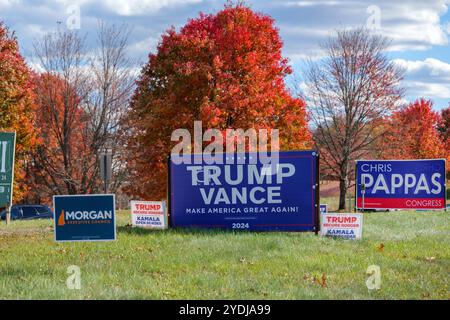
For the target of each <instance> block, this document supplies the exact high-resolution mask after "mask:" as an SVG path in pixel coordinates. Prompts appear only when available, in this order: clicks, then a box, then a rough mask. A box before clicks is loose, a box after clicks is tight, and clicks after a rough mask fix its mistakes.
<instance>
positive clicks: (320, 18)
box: [258, 0, 450, 56]
mask: <svg viewBox="0 0 450 320" xmlns="http://www.w3.org/2000/svg"><path fill="white" fill-rule="evenodd" d="M449 4H450V2H449V1H448V0H427V1H417V0H402V1H392V0H379V1H373V0H347V1H331V0H330V1H326V0H323V1H321V0H319V1H311V0H304V1H300V0H299V1H275V0H274V1H272V2H271V4H270V5H269V6H266V7H264V6H263V5H261V11H263V12H265V11H267V12H268V13H269V14H271V10H273V11H272V12H275V14H274V17H275V18H276V19H277V20H278V21H282V24H280V32H281V34H282V36H283V39H284V40H285V43H286V50H285V52H286V53H287V54H288V55H289V56H291V55H298V54H299V53H300V52H301V54H306V55H307V54H308V53H309V50H310V49H311V48H312V47H313V45H314V46H317V44H319V43H320V42H322V41H323V40H325V38H327V35H329V34H330V33H333V31H335V30H336V29H342V28H354V27H357V26H366V25H368V24H369V25H373V21H378V22H379V29H377V30H376V32H377V33H381V34H382V35H385V36H387V37H388V38H390V39H391V40H392V46H391V47H390V50H392V51H406V50H427V49H429V48H431V47H432V46H446V45H448V43H449V40H448V34H450V33H448V32H449V29H450V26H449V25H448V24H447V25H444V22H443V21H442V16H443V15H444V14H445V13H446V12H447V10H448V6H449ZM369 8H370V10H368V9H369ZM373 8H376V9H379V10H372V9H373ZM258 9H259V8H258ZM265 9H267V10H265Z"/></svg>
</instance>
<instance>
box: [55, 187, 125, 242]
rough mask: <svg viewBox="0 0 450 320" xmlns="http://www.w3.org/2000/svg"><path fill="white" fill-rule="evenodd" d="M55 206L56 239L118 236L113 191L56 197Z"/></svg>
mask: <svg viewBox="0 0 450 320" xmlns="http://www.w3.org/2000/svg"><path fill="white" fill-rule="evenodd" d="M53 208H54V212H55V219H54V223H55V241H110V240H115V239H116V218H115V196H114V195H113V194H98V195H97V194H96V195H60V196H54V197H53Z"/></svg>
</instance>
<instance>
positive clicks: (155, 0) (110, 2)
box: [103, 0, 203, 16]
mask: <svg viewBox="0 0 450 320" xmlns="http://www.w3.org/2000/svg"><path fill="white" fill-rule="evenodd" d="M202 1H203V0H126V1H121V0H104V1H103V4H104V6H105V7H107V8H108V9H109V10H111V11H112V12H114V13H116V14H118V15H121V16H134V15H145V14H149V13H155V12H157V11H159V10H161V9H162V8H165V7H173V6H179V5H189V4H193V3H199V2H202Z"/></svg>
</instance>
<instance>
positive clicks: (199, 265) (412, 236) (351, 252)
mask: <svg viewBox="0 0 450 320" xmlns="http://www.w3.org/2000/svg"><path fill="white" fill-rule="evenodd" d="M128 223H129V215H128V213H127V212H121V213H119V215H118V240H117V241H115V242H103V243H61V244H57V243H55V242H54V241H53V229H52V228H53V227H52V221H28V222H27V221H18V222H13V223H12V224H11V225H10V226H9V227H6V226H5V225H4V224H2V225H1V226H0V298H1V299H46V298H50V299H216V298H225V299H334V298H338V299H449V298H450V294H449V274H450V215H449V213H448V212H447V213H445V212H432V213H431V212H408V213H406V212H390V213H366V214H365V217H364V223H365V224H364V231H363V240H361V241H344V240H334V239H325V238H321V237H318V236H315V235H314V234H312V233H249V232H226V231H198V230H166V231H149V230H143V229H135V228H131V227H129V226H127V224H128ZM69 265H77V266H79V267H80V268H81V289H80V290H70V289H68V288H67V286H66V279H67V277H68V274H67V267H68V266H69ZM369 265H378V266H380V268H381V281H382V284H381V289H380V290H374V291H369V290H368V289H367V287H366V284H365V283H366V279H367V278H368V275H367V274H366V270H367V267H368V266H369Z"/></svg>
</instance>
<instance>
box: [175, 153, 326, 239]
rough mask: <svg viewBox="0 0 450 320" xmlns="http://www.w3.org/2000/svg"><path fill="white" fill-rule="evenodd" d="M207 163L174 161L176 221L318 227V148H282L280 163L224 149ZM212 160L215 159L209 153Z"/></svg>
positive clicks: (233, 226) (239, 226)
mask: <svg viewBox="0 0 450 320" xmlns="http://www.w3.org/2000/svg"><path fill="white" fill-rule="evenodd" d="M225 156H226V157H227V159H229V158H232V159H241V160H240V163H239V162H238V161H234V163H231V164H230V163H229V162H228V160H227V161H223V162H224V163H221V164H216V163H214V164H207V163H210V162H211V161H208V159H207V158H205V156H204V155H201V154H195V155H191V160H192V161H190V164H186V163H176V162H174V156H171V158H170V161H169V213H170V221H171V226H173V227H199V228H225V229H245V230H258V231H276V230H278V231H316V232H318V230H319V228H320V223H319V218H318V216H319V203H318V199H319V197H318V194H317V191H318V154H317V153H316V152H315V151H292V152H280V153H279V159H278V163H277V164H269V165H267V164H264V163H263V162H262V161H259V160H258V161H257V162H256V163H255V161H252V160H253V159H254V158H253V157H257V156H258V154H257V153H234V154H231V155H230V154H225V155H224V157H225ZM209 160H210V159H209Z"/></svg>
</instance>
